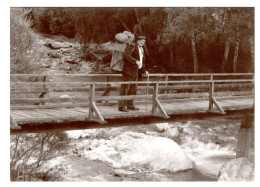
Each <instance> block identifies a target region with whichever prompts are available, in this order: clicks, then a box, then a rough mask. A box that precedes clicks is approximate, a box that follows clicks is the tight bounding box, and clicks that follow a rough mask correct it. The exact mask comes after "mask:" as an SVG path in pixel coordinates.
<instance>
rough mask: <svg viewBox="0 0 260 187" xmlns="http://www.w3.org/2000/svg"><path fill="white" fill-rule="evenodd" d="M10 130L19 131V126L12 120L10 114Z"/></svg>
mask: <svg viewBox="0 0 260 187" xmlns="http://www.w3.org/2000/svg"><path fill="white" fill-rule="evenodd" d="M10 128H11V129H21V127H20V126H18V124H17V122H16V121H15V119H14V118H13V116H12V114H11V113H10Z"/></svg>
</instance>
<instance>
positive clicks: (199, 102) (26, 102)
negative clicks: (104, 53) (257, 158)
mask: <svg viewBox="0 0 260 187" xmlns="http://www.w3.org/2000/svg"><path fill="white" fill-rule="evenodd" d="M10 80H11V82H10V97H11V98H10V110H11V111H10V124H11V126H10V127H11V129H19V128H22V127H24V126H27V127H28V126H35V125H43V124H44V125H46V124H52V125H53V124H59V125H61V124H62V123H66V122H73V121H75V122H80V121H81V122H82V121H85V122H86V123H87V122H93V121H97V122H99V123H101V124H102V123H106V122H107V121H106V120H108V119H119V118H125V119H128V118H138V117H149V116H159V117H162V118H169V116H170V115H175V114H189V113H206V112H213V113H219V114H225V111H227V110H242V109H253V108H254V74H252V73H237V74H150V75H149V76H147V77H144V78H143V80H140V81H136V82H122V79H121V75H120V74H11V77H10ZM122 84H137V88H138V91H137V95H131V96H119V88H120V86H121V85H122ZM129 99H133V100H134V103H135V105H136V106H137V107H138V108H139V110H138V111H129V112H120V111H118V107H117V102H118V100H129Z"/></svg>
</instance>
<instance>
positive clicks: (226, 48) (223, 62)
mask: <svg viewBox="0 0 260 187" xmlns="http://www.w3.org/2000/svg"><path fill="white" fill-rule="evenodd" d="M229 47H230V40H229V39H227V41H226V47H225V52H224V59H223V61H222V66H221V72H222V73H224V69H225V66H226V63H227V61H228V53H229Z"/></svg>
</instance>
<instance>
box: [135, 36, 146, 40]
mask: <svg viewBox="0 0 260 187" xmlns="http://www.w3.org/2000/svg"><path fill="white" fill-rule="evenodd" d="M136 39H137V40H146V37H145V36H137V38H136Z"/></svg>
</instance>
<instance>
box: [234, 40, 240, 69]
mask: <svg viewBox="0 0 260 187" xmlns="http://www.w3.org/2000/svg"><path fill="white" fill-rule="evenodd" d="M238 50H239V41H237V42H236V47H235V53H234V60H233V72H234V73H236V72H237V58H238Z"/></svg>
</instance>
